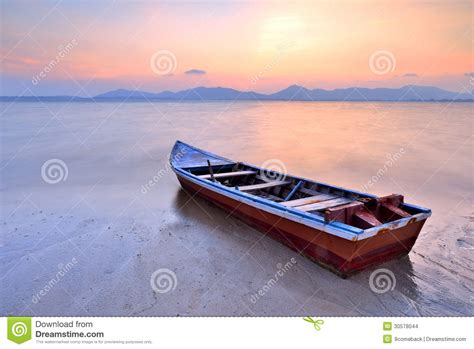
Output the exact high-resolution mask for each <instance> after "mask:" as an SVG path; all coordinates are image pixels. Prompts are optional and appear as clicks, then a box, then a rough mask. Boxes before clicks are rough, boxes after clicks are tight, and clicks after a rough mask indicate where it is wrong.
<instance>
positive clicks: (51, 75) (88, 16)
mask: <svg viewBox="0 0 474 349" xmlns="http://www.w3.org/2000/svg"><path fill="white" fill-rule="evenodd" d="M1 17H2V18H1V22H2V24H1V25H2V27H1V88H0V95H32V94H34V95H61V94H68V95H79V96H93V95H96V94H98V93H103V92H106V91H108V90H112V89H117V88H128V89H131V88H137V89H140V90H145V91H150V92H158V91H162V90H173V91H174V90H180V89H186V88H192V87H196V86H225V87H232V88H236V89H243V90H255V91H259V92H273V91H277V90H279V89H282V88H285V87H287V86H288V85H291V84H300V85H304V86H306V87H308V88H328V89H332V88H338V87H349V86H364V87H382V86H384V87H399V86H403V85H408V84H417V85H434V86H438V87H442V88H445V89H449V90H453V91H468V90H472V89H473V82H472V79H474V75H472V77H471V76H470V75H471V74H472V72H473V70H474V69H473V46H472V44H473V8H472V5H471V1H455V0H453V1H429V2H428V1H423V2H421V1H362V0H359V1H355V0H353V1H319V2H318V1H311V2H300V3H297V4H290V3H289V2H284V1H280V2H273V3H269V2H265V3H263V2H262V3H250V2H243V3H233V2H225V1H221V2H199V3H198V2H177V3H157V2H156V3H155V2H151V1H148V2H145V1H142V2H140V1H56V2H48V1H43V2H41V1H2V2H1ZM377 55H381V56H382V58H380V59H381V61H379V62H377V59H378V58H377ZM371 57H372V58H371ZM374 64H381V65H382V66H378V65H377V66H375V67H374ZM383 64H388V66H384V65H383Z"/></svg>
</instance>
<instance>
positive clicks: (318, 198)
mask: <svg viewBox="0 0 474 349" xmlns="http://www.w3.org/2000/svg"><path fill="white" fill-rule="evenodd" d="M337 197H338V196H336V195H331V194H319V195H314V196H309V197H306V198H302V199H295V200H290V201H285V202H282V203H281V204H282V205H284V206H287V207H296V206H303V205H309V204H314V203H316V202H321V201H325V200H331V199H336V198H337Z"/></svg>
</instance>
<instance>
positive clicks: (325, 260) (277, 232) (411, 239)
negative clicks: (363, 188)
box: [178, 176, 426, 276]
mask: <svg viewBox="0 0 474 349" xmlns="http://www.w3.org/2000/svg"><path fill="white" fill-rule="evenodd" d="M178 179H179V181H180V183H181V186H182V187H183V188H184V189H185V190H186V191H188V192H190V193H193V194H197V195H199V196H201V197H203V198H205V199H207V200H209V201H210V202H212V203H214V204H216V205H217V206H220V207H221V208H223V209H225V210H226V211H228V212H230V213H231V214H232V215H233V216H236V217H238V218H240V219H241V220H243V221H244V222H246V223H247V224H249V225H251V226H252V227H255V228H256V229H258V230H259V231H261V232H263V233H264V234H265V235H269V236H271V237H272V238H274V239H275V240H277V241H279V242H281V243H283V244H285V245H286V246H288V247H290V248H292V249H293V250H295V251H297V252H298V253H301V254H303V255H305V256H306V257H308V258H310V259H311V260H313V261H315V262H317V263H318V264H320V265H322V266H324V267H326V268H329V269H331V270H332V271H334V272H336V273H337V274H339V275H341V276H347V275H350V274H353V273H355V272H357V271H360V270H362V269H365V268H367V267H369V266H373V265H377V264H380V263H383V262H385V261H388V260H390V259H394V258H397V257H399V256H402V255H405V254H407V253H408V252H409V251H410V250H411V248H412V247H413V245H414V243H415V241H416V239H417V237H418V234H419V232H420V231H421V228H422V227H423V224H424V223H425V221H426V219H424V220H421V221H417V222H414V223H411V224H408V225H406V226H404V227H401V228H398V229H393V230H389V231H387V232H384V233H379V234H377V235H376V236H373V237H370V238H367V239H364V240H356V241H351V240H347V239H344V238H341V237H339V236H336V235H332V234H329V233H326V232H324V231H321V230H317V229H315V228H312V227H309V226H306V225H304V224H301V223H298V222H295V221H293V220H290V219H286V218H282V217H280V216H277V215H275V214H272V213H269V212H266V211H263V210H260V209H258V208H256V207H253V206H251V205H247V204H244V203H242V202H239V201H237V200H235V199H233V198H230V197H228V196H225V195H222V194H219V193H216V192H214V191H212V190H209V189H207V188H204V187H202V186H199V185H197V184H195V183H193V182H190V181H188V180H186V179H185V178H183V177H181V176H178Z"/></svg>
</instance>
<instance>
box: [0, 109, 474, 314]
mask: <svg viewBox="0 0 474 349" xmlns="http://www.w3.org/2000/svg"><path fill="white" fill-rule="evenodd" d="M0 111H1V131H0V133H1V167H2V170H1V182H0V189H1V194H2V198H1V210H2V211H1V213H2V222H1V224H2V242H1V244H2V253H1V255H0V265H1V267H0V270H1V274H2V275H5V276H4V280H5V282H3V281H2V282H1V284H2V286H0V287H1V288H0V290H1V292H2V297H0V299H2V302H3V304H1V307H0V310H1V313H2V314H1V315H5V314H6V313H16V314H18V313H24V314H33V313H34V314H41V315H48V314H50V315H57V314H63V315H80V314H83V315H91V314H92V315H176V314H182V315H253V314H258V315H294V314H298V315H299V314H307V313H318V314H319V313H321V314H325V315H384V314H386V315H388V314H390V315H460V314H467V315H472V314H473V306H474V297H473V296H472V294H473V293H472V291H473V289H474V280H473V279H474V273H473V264H474V263H473V262H474V260H473V249H474V233H473V226H472V222H473V217H474V213H473V208H472V199H473V198H472V192H473V172H472V170H473V167H472V158H473V147H472V131H473V128H472V126H473V121H472V115H473V104H467V103H466V104H464V103H454V104H448V103H338V102H334V103H333V102H331V103H330V102H322V103H305V102H290V103H288V102H265V103H260V102H233V103H232V102H216V103H119V102H117V103H70V104H67V103H13V104H11V103H0ZM177 139H180V140H183V141H185V142H188V143H191V144H194V145H195V146H198V147H201V148H204V149H206V150H209V151H211V152H215V153H218V154H220V155H223V156H225V157H228V158H232V159H235V160H239V161H245V162H248V163H253V164H256V165H262V164H263V163H267V164H268V163H270V164H273V165H275V166H277V167H279V168H281V169H282V170H286V171H288V172H289V173H291V174H294V175H300V176H303V177H308V178H313V179H315V180H319V181H322V182H327V183H331V184H335V185H340V186H343V187H348V188H353V189H359V190H363V191H368V192H371V193H374V194H377V195H386V194H391V193H400V194H403V195H404V196H405V201H407V202H409V203H413V204H417V205H420V206H424V207H429V208H431V209H432V210H433V216H432V217H431V218H430V219H429V220H428V222H427V224H426V225H425V227H424V229H423V230H422V232H421V235H420V237H419V239H418V241H417V243H416V245H415V247H414V249H413V251H412V252H411V253H410V254H409V256H408V257H406V258H402V259H400V260H397V261H393V262H389V263H387V264H385V265H384V266H382V267H384V268H387V269H389V270H390V271H391V272H393V274H394V276H395V280H392V281H393V289H392V287H391V288H390V289H389V290H388V291H387V292H385V293H382V294H378V293H375V292H373V290H372V289H371V287H370V283H369V277H370V275H371V272H373V271H374V270H375V269H372V270H368V271H365V272H363V273H361V274H359V275H356V276H354V277H353V278H350V279H348V280H342V279H340V278H338V277H336V276H334V275H333V274H331V273H330V272H328V271H326V270H324V269H322V268H320V267H318V266H317V265H315V264H313V263H311V262H309V261H307V260H306V259H305V258H303V257H301V256H296V257H297V263H296V265H294V266H293V267H292V268H291V270H289V271H287V273H286V274H285V276H284V277H283V278H281V280H279V281H278V282H277V283H276V284H275V285H274V286H272V287H271V288H270V289H269V290H267V291H266V292H265V295H264V296H263V297H260V299H259V300H258V301H256V302H253V300H254V298H252V295H255V294H256V293H257V292H258V291H259V290H260V289H262V287H264V285H266V284H267V282H268V281H269V280H270V279H271V278H272V277H273V275H275V273H276V271H278V267H277V265H278V264H279V263H283V264H284V263H286V262H287V261H288V260H290V259H291V258H292V257H293V256H294V255H295V254H294V252H292V251H290V250H288V249H287V248H286V247H284V246H282V245H280V244H278V243H276V242H274V241H273V240H271V239H268V238H264V239H261V235H260V234H259V233H257V232H255V231H253V230H252V229H251V228H249V227H247V226H246V225H245V224H243V223H241V222H239V221H238V220H236V219H234V218H232V217H228V216H227V214H225V213H223V212H222V211H220V210H219V209H218V208H215V207H213V206H212V205H209V204H208V203H206V202H205V201H203V200H200V199H197V198H189V197H188V196H187V194H185V193H183V192H182V191H181V190H180V189H179V185H178V183H177V181H176V179H175V178H174V175H173V173H172V172H171V171H169V169H168V166H167V158H168V154H169V151H170V150H171V148H172V146H173V143H174V141H175V140H177ZM48 160H53V162H54V161H55V162H56V163H58V161H57V160H61V161H62V163H60V165H61V166H63V167H62V168H61V169H60V170H59V172H58V173H57V174H59V181H58V183H51V182H55V181H56V180H57V177H54V174H53V173H50V174H48V173H47V172H46V173H45V172H43V173H42V167H43V165H44V164H45V162H47V161H48ZM63 164H64V165H63ZM45 176H46V178H45ZM48 176H49V177H48ZM73 258H75V261H76V263H72V264H73V266H72V268H70V270H68V271H67V273H65V275H64V276H63V277H61V280H60V282H59V283H58V286H55V287H54V288H53V289H52V290H49V291H48V292H47V293H46V295H43V296H41V297H39V298H40V299H39V300H38V301H37V302H35V301H34V299H33V298H32V297H33V296H34V295H35V294H39V292H40V291H41V290H43V289H44V286H45V284H47V283H48V280H51V278H54V277H55V275H56V271H57V269H58V268H61V267H63V266H64V265H66V264H68V263H70V262H71V260H72V259H73ZM159 268H167V269H169V270H171V271H173V272H174V273H175V275H176V279H175V280H172V281H175V282H176V284H175V285H174V286H176V285H177V287H176V288H173V289H172V290H171V291H170V292H169V293H167V295H166V296H167V298H166V299H163V298H159V297H155V296H154V292H153V289H152V288H151V287H150V277H151V275H152V274H153V271H154V270H156V269H159ZM12 291H13V292H12ZM43 293H44V292H43ZM37 298H38V297H37Z"/></svg>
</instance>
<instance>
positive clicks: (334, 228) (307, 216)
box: [170, 140, 431, 241]
mask: <svg viewBox="0 0 474 349" xmlns="http://www.w3.org/2000/svg"><path fill="white" fill-rule="evenodd" d="M178 143H181V144H183V145H185V146H187V147H189V148H191V149H194V150H196V151H198V152H200V153H202V154H204V155H210V156H212V157H218V158H220V159H222V160H225V161H229V162H231V163H234V164H235V163H237V162H236V161H233V160H230V159H226V158H223V157H221V156H219V155H216V154H213V153H210V152H207V151H205V150H202V149H199V148H196V147H194V146H192V145H189V144H187V143H184V142H181V141H179V140H178V141H176V143H175V146H176V144H178ZM174 149H175V148H174V147H173V151H172V152H171V154H170V164H171V167H172V168H173V170H174V171H175V172H179V173H180V174H182V175H183V176H185V177H187V178H188V179H190V180H191V181H193V182H195V183H196V182H197V183H196V184H198V185H201V186H204V187H208V189H209V187H210V188H214V189H216V190H214V191H217V192H227V193H228V194H231V195H230V196H229V195H226V196H228V197H231V198H232V196H237V197H242V198H243V199H246V200H249V201H251V202H255V203H257V204H260V205H261V206H262V207H260V209H264V208H269V209H273V210H276V212H274V211H273V210H271V211H268V210H265V209H264V210H265V211H267V212H269V213H273V214H277V215H278V216H281V215H280V214H278V213H283V214H284V215H285V213H286V214H289V215H290V217H286V215H285V216H283V218H286V219H290V220H292V221H296V222H299V223H302V224H304V225H307V226H310V227H312V228H315V229H318V230H321V231H324V232H326V233H329V234H332V235H336V236H339V237H341V238H344V239H347V240H352V241H357V240H364V239H367V238H370V237H373V236H375V235H377V234H378V233H379V232H380V231H387V230H388V231H391V230H394V229H398V228H401V227H404V226H406V225H408V224H409V223H414V222H418V221H421V220H423V219H427V218H428V217H430V216H431V210H430V209H427V208H424V207H420V206H416V205H413V204H408V203H403V205H404V206H406V207H408V208H412V209H415V210H419V211H422V212H420V213H417V214H414V215H410V217H405V218H401V219H398V220H395V221H392V222H387V223H384V224H382V225H379V226H376V227H373V228H369V229H361V228H357V227H353V226H351V225H349V224H346V223H342V222H337V221H335V222H330V223H327V222H326V221H325V220H324V218H323V217H321V216H318V215H315V214H311V213H306V212H303V211H299V210H297V209H296V208H292V207H287V206H284V205H281V204H280V203H277V202H274V201H271V200H268V199H266V198H262V197H259V196H256V195H252V194H248V193H245V192H240V191H238V190H236V189H234V188H232V187H227V186H224V185H222V184H220V183H219V182H218V183H214V182H212V181H209V180H207V179H203V178H199V177H198V176H197V175H195V174H193V173H191V172H189V171H188V170H189V169H199V168H206V166H191V167H178V166H175V164H173V162H172V161H171V158H172V155H173V153H174ZM240 163H241V164H242V165H244V166H249V167H253V168H256V169H259V170H262V169H261V168H260V167H258V166H254V165H251V164H247V163H244V162H240ZM229 165H230V164H229ZM224 166H225V165H224ZM291 177H292V178H293V179H296V180H303V181H307V182H312V183H316V184H318V185H323V186H327V187H330V188H333V189H336V190H342V191H344V192H348V193H353V194H357V195H362V196H367V197H370V198H378V196H376V195H373V194H369V193H364V192H359V191H357V190H352V189H347V188H343V187H339V186H335V185H331V184H327V183H322V182H318V181H315V180H311V179H307V178H303V177H298V176H293V175H292V176H291ZM233 199H235V198H233ZM238 201H240V200H238ZM252 206H253V207H255V205H252ZM295 216H296V217H295ZM308 221H309V222H308ZM307 223H316V224H314V225H313V224H307Z"/></svg>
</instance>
